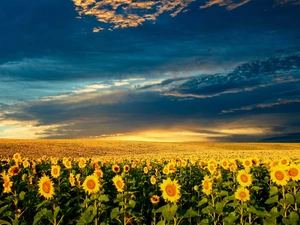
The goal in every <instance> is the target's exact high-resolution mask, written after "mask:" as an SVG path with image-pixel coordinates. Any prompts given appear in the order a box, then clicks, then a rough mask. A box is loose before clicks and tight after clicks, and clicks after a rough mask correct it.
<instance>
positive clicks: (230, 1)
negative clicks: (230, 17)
mask: <svg viewBox="0 0 300 225" xmlns="http://www.w3.org/2000/svg"><path fill="white" fill-rule="evenodd" d="M250 1H251V0H242V1H241V0H239V1H236V0H210V1H208V2H206V4H205V5H203V6H200V8H201V9H205V8H208V7H211V6H213V5H218V6H222V7H226V9H228V10H232V9H235V8H237V7H240V6H242V5H244V4H246V3H248V2H250Z"/></svg>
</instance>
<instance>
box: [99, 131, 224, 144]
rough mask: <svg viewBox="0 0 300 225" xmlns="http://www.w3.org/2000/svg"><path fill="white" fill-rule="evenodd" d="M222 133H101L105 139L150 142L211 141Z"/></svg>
mask: <svg viewBox="0 0 300 225" xmlns="http://www.w3.org/2000/svg"><path fill="white" fill-rule="evenodd" d="M225 136H227V135H223V134H207V133H197V132H193V131H178V130H173V131H172V130H146V131H141V132H137V133H130V134H117V135H111V136H109V135H103V136H102V137H99V138H103V139H106V140H120V141H150V142H183V141H186V142H187V141H211V140H212V139H211V138H214V137H225Z"/></svg>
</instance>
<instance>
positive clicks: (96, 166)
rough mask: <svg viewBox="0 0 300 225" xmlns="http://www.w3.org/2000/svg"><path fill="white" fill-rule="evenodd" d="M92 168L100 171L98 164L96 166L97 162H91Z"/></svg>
mask: <svg viewBox="0 0 300 225" xmlns="http://www.w3.org/2000/svg"><path fill="white" fill-rule="evenodd" d="M92 167H93V168H94V169H100V166H99V164H98V162H96V161H95V162H92Z"/></svg>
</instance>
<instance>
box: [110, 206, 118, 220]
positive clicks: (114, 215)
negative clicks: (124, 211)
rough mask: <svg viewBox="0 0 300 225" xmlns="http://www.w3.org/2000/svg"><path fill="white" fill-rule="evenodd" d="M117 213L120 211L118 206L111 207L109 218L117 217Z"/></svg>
mask: <svg viewBox="0 0 300 225" xmlns="http://www.w3.org/2000/svg"><path fill="white" fill-rule="evenodd" d="M119 213H120V210H119V207H116V208H113V209H112V210H111V212H110V218H111V219H115V218H117V217H118V215H119Z"/></svg>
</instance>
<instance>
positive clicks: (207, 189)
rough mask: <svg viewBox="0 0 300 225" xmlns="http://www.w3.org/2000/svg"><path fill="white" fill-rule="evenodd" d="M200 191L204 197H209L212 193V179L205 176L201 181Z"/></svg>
mask: <svg viewBox="0 0 300 225" xmlns="http://www.w3.org/2000/svg"><path fill="white" fill-rule="evenodd" d="M202 191H203V193H204V194H206V195H210V194H211V192H212V179H211V178H209V176H207V175H206V176H205V177H204V179H203V180H202Z"/></svg>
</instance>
